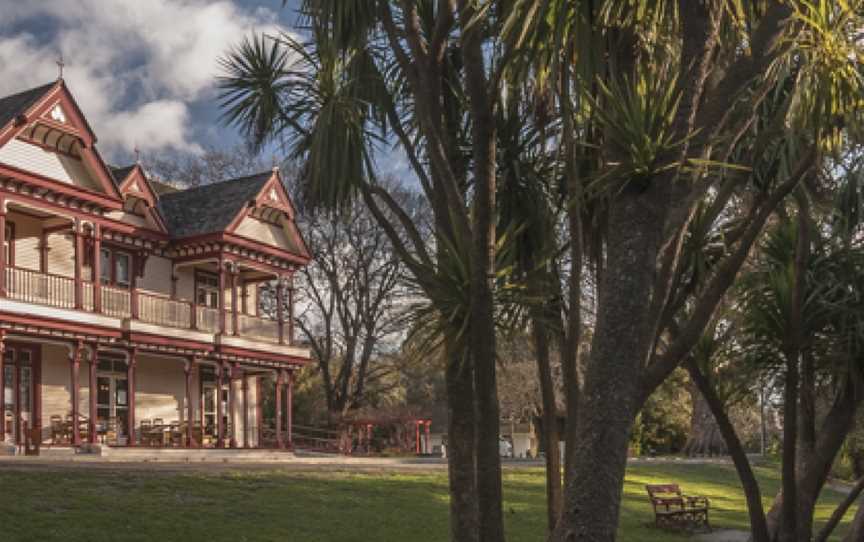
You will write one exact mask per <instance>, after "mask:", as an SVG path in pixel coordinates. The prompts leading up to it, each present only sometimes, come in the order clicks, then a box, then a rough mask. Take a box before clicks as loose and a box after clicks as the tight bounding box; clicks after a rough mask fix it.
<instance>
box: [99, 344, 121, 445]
mask: <svg viewBox="0 0 864 542" xmlns="http://www.w3.org/2000/svg"><path fill="white" fill-rule="evenodd" d="M125 368H126V363H125V362H124V361H122V360H100V361H99V366H98V372H97V374H96V427H97V431H98V432H99V434H100V435H102V438H103V439H104V440H105V441H106V442H107V443H108V444H123V443H124V442H125V439H126V428H127V427H128V421H129V381H128V379H127V375H126V372H125Z"/></svg>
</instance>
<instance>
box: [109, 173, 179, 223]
mask: <svg viewBox="0 0 864 542" xmlns="http://www.w3.org/2000/svg"><path fill="white" fill-rule="evenodd" d="M117 182H118V183H119V185H120V186H119V190H120V194H121V195H122V197H123V199H124V200H126V199H128V198H129V196H132V197H135V198H137V199H139V200H141V201H143V202H144V203H145V204H146V206H147V213H148V214H149V215H150V217H152V218H153V221H154V222H155V223H156V224H157V225H158V226H159V231H161V232H163V233H168V226H167V225H166V224H165V219H164V218H163V217H162V213H160V212H159V208H158V206H157V203H158V201H159V195H158V194H156V191H155V190H153V187H152V186H151V185H150V181H149V180H148V179H147V175H146V174H145V172H144V168H142V167H141V165H140V164H136V165H135V167H133V168H132V171H130V172H129V174H128V175H126V178H125V179H117Z"/></svg>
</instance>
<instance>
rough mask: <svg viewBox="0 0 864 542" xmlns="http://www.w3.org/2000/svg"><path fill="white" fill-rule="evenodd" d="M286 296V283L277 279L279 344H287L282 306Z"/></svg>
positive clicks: (280, 278)
mask: <svg viewBox="0 0 864 542" xmlns="http://www.w3.org/2000/svg"><path fill="white" fill-rule="evenodd" d="M284 296H285V283H284V281H283V279H282V277H281V276H280V277H279V278H278V279H276V324H277V325H278V327H279V344H285V314H284V313H285V309H284V307H283V306H282V305H283V300H284Z"/></svg>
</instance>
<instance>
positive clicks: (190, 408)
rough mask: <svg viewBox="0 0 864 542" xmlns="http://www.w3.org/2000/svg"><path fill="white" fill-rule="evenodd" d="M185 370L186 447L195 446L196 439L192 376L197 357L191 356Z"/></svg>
mask: <svg viewBox="0 0 864 542" xmlns="http://www.w3.org/2000/svg"><path fill="white" fill-rule="evenodd" d="M183 370H184V371H185V372H186V447H187V448H193V447H194V446H195V441H194V440H193V438H192V421H193V418H194V417H195V414H194V405H193V404H192V376H193V374H194V371H195V358H194V357H190V358H189V359H188V360H187V361H186V364H185V366H184V367H183Z"/></svg>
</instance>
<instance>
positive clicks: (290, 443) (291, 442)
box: [287, 371, 294, 450]
mask: <svg viewBox="0 0 864 542" xmlns="http://www.w3.org/2000/svg"><path fill="white" fill-rule="evenodd" d="M287 400H288V406H287V412H288V447H289V448H290V449H292V450H293V449H294V405H293V402H294V372H293V371H291V372H289V373H288V398H287Z"/></svg>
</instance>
